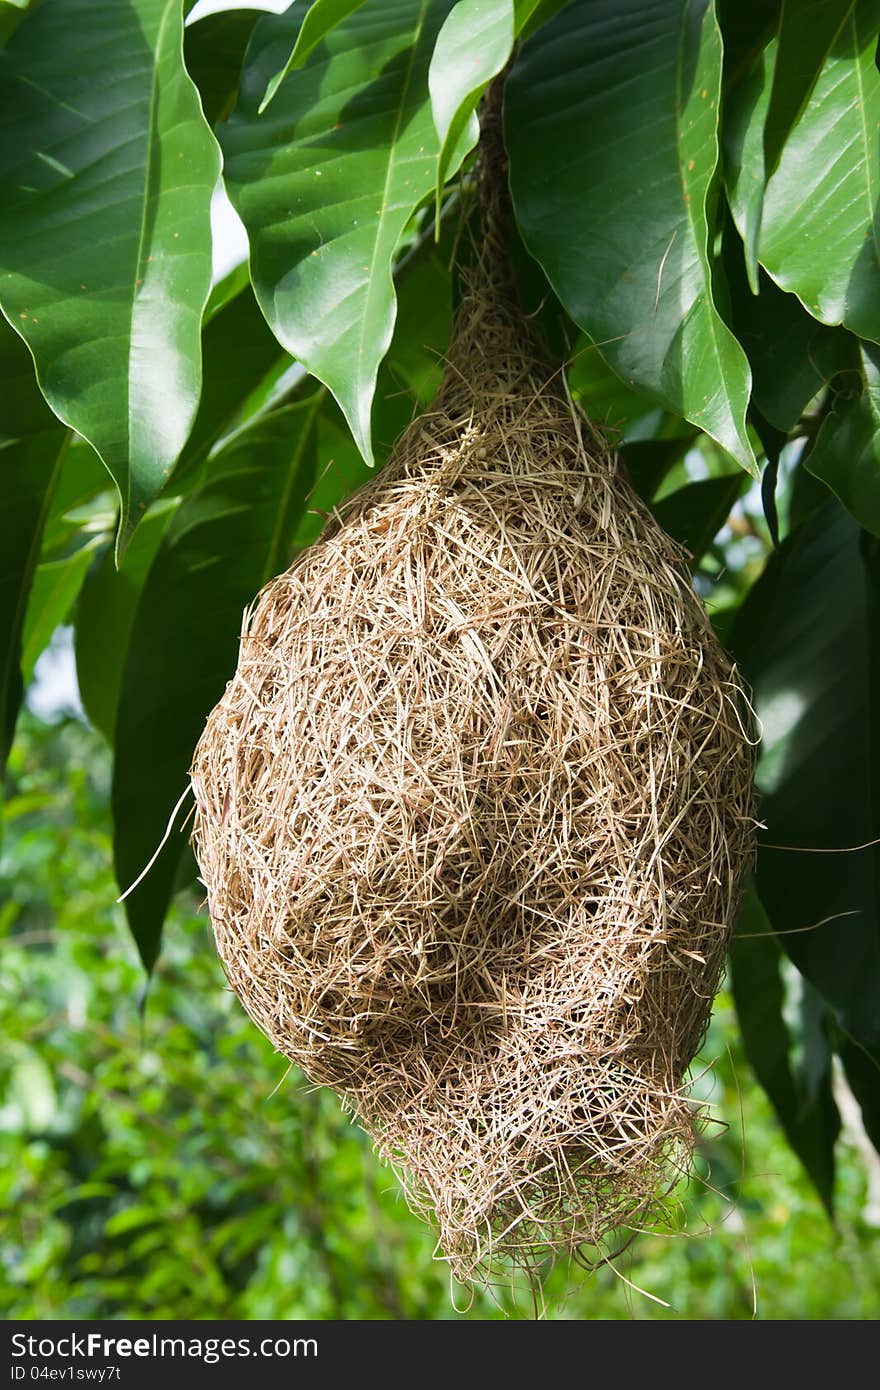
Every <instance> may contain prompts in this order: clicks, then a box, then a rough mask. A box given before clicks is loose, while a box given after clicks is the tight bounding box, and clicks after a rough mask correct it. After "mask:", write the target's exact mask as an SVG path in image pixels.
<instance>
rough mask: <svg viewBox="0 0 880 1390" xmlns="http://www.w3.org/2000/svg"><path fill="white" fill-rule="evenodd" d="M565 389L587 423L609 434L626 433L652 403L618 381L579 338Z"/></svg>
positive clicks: (593, 349) (593, 347)
mask: <svg viewBox="0 0 880 1390" xmlns="http://www.w3.org/2000/svg"><path fill="white" fill-rule="evenodd" d="M568 386H569V390H570V391H571V394H572V396H573V397H574V399H575V400H576V401H577V402H578V404H579V405H580V407H581V409H582V410H583V411H584V412H585V414H586V415H588V416H589V418H590V420H592V421H593V422H594V423H595V424H599V425H602V426H604V427H606V428H608V429H609V430H623V429H626V427H627V425H630V424H632V422H633V421H634V420H638V419H639V418H640V417H641V416H642V415H646V414H647V413H648V412H649V411H650V410H651V409H652V408H653V401H651V400H650V399H648V398H647V397H645V396H642V395H639V393H638V392H637V391H634V390H633V389H632V387H631V386H627V385H626V383H625V382H623V381H621V379H620V377H619V376H618V375H617V373H616V372H615V371H612V369H611V368H610V367H609V366H608V363H607V362H606V361H605V358H604V357H603V356H602V354H601V353H600V351H599V349H598V348H597V347H596V345H595V343H591V342H590V341H589V339H585V338H581V339H580V341H579V342H577V343H576V344H575V347H574V351H573V353H572V357H571V362H570V365H569V368H568Z"/></svg>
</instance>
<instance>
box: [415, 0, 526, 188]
mask: <svg viewBox="0 0 880 1390" xmlns="http://www.w3.org/2000/svg"><path fill="white" fill-rule="evenodd" d="M514 27H515V14H514V0H458V4H457V5H454V6H453V8H452V9H451V10H450V12H449V14H448V15H447V17H446V21H445V23H444V25H443V28H442V29H441V30H440V33H439V34H438V35H437V43H436V45H435V47H434V52H433V54H432V57H431V65H430V67H429V69H428V90H429V92H430V93H431V112H432V114H433V117H434V127H435V129H436V131H437V139H438V141H439V143H440V153H439V155H438V157H437V208H438V211H439V207H440V196H441V194H442V191H443V185H444V183H445V182H446V172H447V169H448V167H449V163H450V160H451V159H452V156H453V154H454V152H455V149H456V147H457V145H458V144H459V142H460V141H461V139H462V137H463V136H466V141H467V148H468V149H472V148H473V146H474V145H475V144H476V143H477V140H478V139H479V135H480V124H479V121H478V120H477V114H476V112H477V104H478V102H479V100H480V97H481V96H482V94H483V92H484V91H485V90H486V88H487V87H488V85H489V83H490V82H491V81H492V78H493V77H495V76H497V74H498V73H499V72H500V71H501V69H502V68H503V67H504V64H505V63H506V62H507V60H508V58H509V57H510V54H511V50H512V49H513V39H514Z"/></svg>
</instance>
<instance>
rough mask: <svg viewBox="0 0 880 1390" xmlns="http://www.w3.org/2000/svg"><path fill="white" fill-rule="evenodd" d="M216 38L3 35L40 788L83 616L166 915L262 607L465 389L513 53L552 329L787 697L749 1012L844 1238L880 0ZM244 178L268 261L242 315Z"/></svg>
mask: <svg viewBox="0 0 880 1390" xmlns="http://www.w3.org/2000/svg"><path fill="white" fill-rule="evenodd" d="M183 9H184V7H183V6H182V5H181V2H180V0H125V3H118V4H114V5H112V6H96V5H94V4H92V3H90V0H43V2H42V3H39V2H37V3H30V4H28V3H24V2H23V0H14V3H13V2H12V0H5V3H0V36H2V38H3V41H4V48H3V51H2V53H0V67H2V73H0V77H2V81H0V305H2V309H3V313H4V315H5V320H4V322H3V325H2V332H0V354H2V370H3V373H4V391H3V395H2V399H0V431H2V438H3V441H4V449H3V455H2V467H3V489H4V491H3V507H2V510H0V543H2V547H3V556H4V560H3V564H2V566H0V731H2V752H3V758H4V761H5V759H6V756H7V755H8V752H9V749H10V747H11V744H12V738H13V731H14V727H15V721H16V714H17V711H18V708H19V705H20V702H21V697H22V690H23V688H24V685H25V684H26V682H27V680H28V678H29V677H30V675H31V673H32V672H33V669H34V666H35V663H36V661H37V658H38V657H39V655H40V652H41V651H42V650H43V648H44V647H45V645H46V643H47V642H48V640H49V638H50V637H51V634H52V632H53V631H54V630H55V628H56V627H57V626H58V625H59V624H60V623H63V622H66V621H71V620H72V621H73V624H74V627H75V641H76V659H77V671H78V677H79V684H80V689H81V692H82V698H83V703H84V705H85V709H86V711H87V714H88V716H89V719H90V720H91V722H92V724H93V725H94V727H95V728H96V729H97V730H99V731H100V732H101V734H102V735H103V736H104V737H105V739H106V740H107V742H108V743H109V744H110V746H111V747H112V750H113V774H112V811H113V855H114V861H115V867H116V875H117V881H118V883H119V885H120V886H122V887H127V886H128V885H129V884H130V883H131V882H132V881H133V880H134V879H135V878H136V876H137V875H138V874H139V872H140V870H141V869H142V868H143V866H144V864H145V863H146V862H147V860H148V859H149V858H150V856H151V854H152V853H153V850H154V849H155V847H156V845H157V844H158V843H159V841H160V840H161V838H162V836H163V833H164V831H165V828H166V825H167V823H168V820H169V816H170V814H171V812H172V809H173V808H174V806H175V805H176V803H177V802H178V800H179V798H180V796H181V793H182V792H183V791H184V790H185V787H186V783H187V770H188V767H189V761H190V757H191V753H192V750H193V747H194V744H195V742H196V739H197V737H198V735H199V733H200V731H201V728H202V725H203V722H204V719H205V716H206V714H207V712H208V711H209V709H210V708H211V707H212V705H213V704H214V703H215V701H216V700H217V699H218V698H219V696H220V694H221V693H222V691H223V687H224V684H225V682H226V680H227V679H228V678H229V676H230V674H231V672H232V670H233V667H234V664H235V655H236V644H237V637H238V632H239V627H240V621H241V614H242V611H243V609H244V608H245V607H246V606H247V605H248V604H249V603H250V601H251V599H252V598H253V596H254V594H255V593H256V591H257V590H258V589H259V587H260V585H261V584H262V583H263V582H264V581H265V580H267V579H268V578H269V577H270V576H271V575H273V574H274V573H276V572H277V571H279V570H280V569H282V568H284V566H285V565H286V564H288V563H289V561H290V560H291V558H292V557H293V556H294V555H295V554H296V552H297V551H298V550H299V549H300V548H301V547H302V546H304V545H306V544H308V543H309V542H310V541H311V540H312V539H314V537H315V536H316V535H317V533H318V531H319V529H320V525H321V517H322V515H324V514H326V513H327V512H328V511H330V510H331V509H332V508H333V507H334V506H335V505H336V504H337V503H338V501H339V500H340V499H341V498H342V497H344V496H345V495H346V494H347V493H348V492H349V491H350V490H351V489H352V488H354V487H355V486H357V485H358V484H359V483H360V482H361V481H362V480H363V479H364V478H365V477H367V476H368V475H369V471H370V469H371V468H373V467H375V466H380V465H381V463H382V461H383V460H384V458H385V457H386V456H387V454H388V451H389V448H390V447H391V445H392V443H393V440H394V439H395V437H396V436H397V434H398V433H399V431H400V429H401V428H402V427H403V425H404V424H405V423H406V422H407V421H408V420H409V418H410V417H411V415H412V413H413V411H414V410H415V409H417V408H419V407H421V406H424V405H425V404H426V403H427V402H428V401H429V400H430V398H431V395H432V393H433V391H434V390H435V388H436V385H437V382H438V380H439V376H440V364H441V362H442V354H443V351H444V348H445V346H446V343H447V340H448V333H449V324H450V317H451V307H452V304H453V302H454V298H455V295H456V280H455V273H454V262H455V253H456V250H458V251H459V252H461V249H462V247H466V245H467V232H466V228H467V225H468V223H469V222H470V221H471V219H472V218H473V213H474V200H473V196H472V192H473V151H474V146H475V142H476V137H477V130H476V122H475V111H476V107H477V104H478V102H479V98H480V96H481V94H482V92H483V91H484V89H485V87H486V85H487V84H488V82H489V81H491V79H492V78H493V77H494V76H495V75H496V74H497V73H499V72H500V71H501V70H502V69H503V68H504V67H505V66H506V65H507V64H508V62H509V60H511V58H512V63H511V67H510V70H509V75H508V77H507V80H506V85H505V100H504V138H505V144H506V148H507V153H508V157H509V165H510V189H511V196H512V203H513V209H514V214H515V220H516V228H517V233H516V244H515V245H514V246H513V247H512V248H511V250H512V255H513V257H514V262H515V265H516V268H517V276H518V281H519V285H520V291H521V296H522V299H523V302H524V304H525V306H526V307H527V308H528V309H529V310H530V311H532V312H534V313H535V315H536V316H537V317H538V318H539V320H540V323H541V325H542V326H543V330H544V333H545V336H546V338H547V340H548V343H550V344H551V346H552V348H553V350H554V351H555V352H556V353H557V355H559V356H560V357H562V358H564V359H565V360H566V361H567V363H568V374H569V382H570V387H571V390H572V393H573V394H574V396H575V397H576V398H577V399H578V400H579V401H580V403H581V405H582V406H583V408H584V409H585V410H586V411H587V413H588V414H589V415H590V416H591V418H592V419H593V420H595V421H597V422H598V423H599V424H601V425H604V427H605V428H606V429H607V430H608V432H609V434H610V435H611V436H612V438H613V439H615V440H616V442H617V444H618V446H619V451H620V456H621V459H622V461H623V463H624V465H625V466H626V467H627V468H628V470H629V472H630V475H631V477H632V479H633V481H634V483H635V485H636V487H637V489H638V490H639V491H640V493H641V495H642V496H643V497H644V498H645V500H646V501H647V502H648V504H649V505H650V506H651V508H652V509H653V510H654V512H655V514H656V515H657V517H658V518H659V520H660V521H661V523H662V524H663V525H664V526H665V527H666V529H667V530H668V531H669V532H670V533H671V534H672V535H673V536H675V537H676V538H677V539H678V540H680V541H681V542H682V543H683V544H685V545H686V546H687V548H688V550H689V551H690V553H691V555H692V559H693V570H694V582H695V584H696V586H697V588H698V590H699V592H700V593H701V594H702V595H703V596H704V598H705V601H706V603H707V605H708V607H709V611H710V613H711V615H712V619H713V622H714V623H715V624H716V626H717V628H718V630H719V632H720V634H721V635H722V637H723V639H724V640H725V641H726V642H727V643H728V645H729V646H730V647H731V648H732V650H733V651H734V653H735V654H736V656H737V657H738V659H739V661H740V662H741V664H742V667H743V669H744V671H745V673H746V675H747V677H748V679H749V680H750V682H751V684H752V687H753V689H754V695H755V705H756V708H757V712H758V714H759V716H760V718H761V721H762V727H763V740H762V746H761V761H760V766H759V770H758V781H759V787H760V791H761V817H762V820H763V822H764V825H765V830H764V831H763V832H762V835H761V841H760V846H759V853H758V863H757V871H756V875H755V882H754V886H753V888H752V890H751V891H750V893H749V894H748V896H747V899H746V903H745V907H744V910H743V914H742V922H741V928H740V934H739V936H738V938H737V940H736V941H735V943H734V947H733V951H732V953H731V980H732V988H733V994H734V998H735V1001H736V1008H737V1014H738V1018H739V1024H740V1027H741V1030H742V1038H743V1043H744V1046H745V1049H746V1052H747V1054H748V1056H749V1058H750V1060H751V1062H752V1064H753V1066H754V1068H755V1071H756V1073H757V1075H758V1077H759V1078H760V1081H761V1083H762V1085H763V1086H764V1087H765V1089H766V1091H767V1094H768V1096H769V1098H770V1100H771V1102H772V1104H773V1106H774V1107H775V1109H776V1111H777V1114H778V1116H779V1118H780V1120H781V1123H782V1125H783V1127H784V1129H785V1133H786V1135H787V1137H788V1139H789V1142H790V1143H791V1145H792V1146H793V1148H794V1149H795V1151H796V1152H797V1154H798V1155H799V1157H800V1159H801V1160H802V1162H803V1164H804V1166H805V1168H806V1170H807V1172H808V1173H809V1175H810V1178H811V1180H812V1182H813V1183H814V1184H815V1187H816V1190H817V1191H818V1193H819V1194H820V1196H821V1198H822V1200H823V1202H824V1203H825V1204H826V1206H827V1207H828V1208H829V1210H830V1209H831V1207H832V1205H833V1202H834V1196H835V1139H836V1136H837V1133H838V1129H839V1124H840V1121H839V1115H838V1107H837V1102H836V1100H835V1093H834V1089H833V1084H832V1083H833V1076H834V1067H835V1066H839V1067H842V1069H843V1071H844V1072H845V1075H846V1078H847V1081H848V1085H849V1087H850V1088H851V1090H852V1092H853V1093H854V1094H855V1096H856V1097H857V1099H858V1102H859V1104H860V1106H861V1111H862V1116H863V1119H864V1124H865V1127H866V1129H867V1131H868V1133H869V1134H870V1135H871V1136H872V1138H873V1140H874V1142H875V1144H880V1009H878V1007H877V1001H878V998H880V914H878V901H877V894H878V847H877V845H876V843H875V841H876V840H877V837H878V817H880V763H878V751H877V750H878V747H880V739H878V737H877V723H876V721H877V714H876V710H877V698H876V696H877V691H876V683H877V680H878V669H880V667H878V659H877V658H878V653H880V646H878V641H880V634H878V628H877V613H878V606H877V596H878V563H880V562H878V540H877V538H878V536H880V357H878V353H880V346H878V344H880V266H878V223H877V197H878V189H880V154H878V116H880V77H878V72H877V67H876V49H877V33H878V27H880V2H878V0H851V2H850V3H847V2H846V0H751V2H750V3H743V2H742V0H737V3H734V2H733V0H729V3H728V0H723V2H722V0H570V2H569V3H568V4H567V5H560V4H559V3H554V0H538V2H537V3H530V2H529V0H458V3H455V4H453V3H452V0H366V3H360V4H358V3H344V0H315V3H313V4H312V6H311V8H306V6H305V5H304V4H296V5H294V6H293V7H292V8H291V9H290V10H289V11H288V12H286V13H284V14H281V15H277V16H275V15H265V16H258V15H257V14H256V13H255V12H253V11H250V10H231V11H228V12H225V13H220V14H213V15H208V16H206V17H202V18H198V17H196V18H195V19H194V22H192V23H189V24H187V25H186V26H184V14H183ZM196 13H198V12H196ZM221 151H222V166H223V174H222V178H223V182H224V184H225V188H226V190H227V192H228V194H229V196H230V197H231V199H232V201H233V203H234V205H235V206H236V208H237V209H238V211H239V213H240V215H241V217H242V219H243V221H244V223H245V226H246V228H247V232H248V238H249V242H250V261H249V267H248V269H247V270H246V269H245V268H244V267H238V268H236V269H234V270H233V271H232V272H231V273H230V274H229V275H228V276H227V277H226V278H225V279H223V280H222V281H220V283H217V284H214V285H213V286H212V273H211V271H212V236H211V225H210V206H211V199H212V195H213V194H214V190H215V186H216V184H217V180H218V174H219V170H220V166H221ZM193 874H194V866H193V863H192V859H191V856H190V855H189V851H188V849H187V847H186V838H185V835H183V834H181V833H175V834H172V835H171V836H170V838H169V839H168V842H167V844H166V845H165V847H164V849H163V851H162V853H161V855H160V857H159V858H158V860H157V862H156V864H155V865H154V867H153V869H152V871H151V873H150V874H149V875H148V876H147V877H146V878H145V879H144V880H143V882H142V883H140V884H139V886H138V887H137V888H136V889H135V891H134V892H133V893H132V894H131V896H130V897H129V898H128V899H127V902H126V911H127V913H128V920H129V923H130V926H131V930H132V933H133V935H134V939H135V941H136V943H137V946H138V950H139V952H140V955H141V959H142V961H143V964H144V966H145V967H146V969H147V970H148V971H149V970H151V969H152V968H153V966H154V965H155V963H156V959H157V956H158V953H159V947H160V939H161V932H162V925H163V921H164V919H165V916H166V913H167V911H168V908H169V904H170V902H171V899H172V897H173V895H174V893H175V891H176V890H178V889H180V888H181V887H184V886H185V885H186V884H187V883H188V882H190V881H191V880H192V877H193ZM835 1057H836V1058H837V1059H839V1061H838V1062H837V1063H835V1061H834V1059H835Z"/></svg>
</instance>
